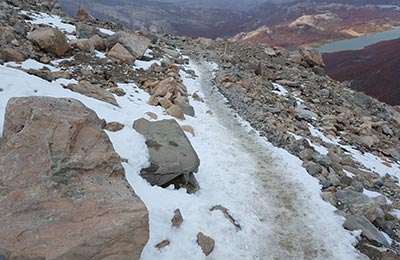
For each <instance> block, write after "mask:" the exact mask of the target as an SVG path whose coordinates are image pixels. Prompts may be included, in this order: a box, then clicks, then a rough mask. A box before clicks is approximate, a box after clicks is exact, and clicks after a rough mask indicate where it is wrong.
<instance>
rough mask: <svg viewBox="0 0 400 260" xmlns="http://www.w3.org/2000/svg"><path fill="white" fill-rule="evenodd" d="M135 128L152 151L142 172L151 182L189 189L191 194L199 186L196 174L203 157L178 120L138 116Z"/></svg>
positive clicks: (134, 124) (163, 185)
mask: <svg viewBox="0 0 400 260" xmlns="http://www.w3.org/2000/svg"><path fill="white" fill-rule="evenodd" d="M133 128H134V129H135V130H136V131H138V132H139V133H140V134H142V135H144V136H145V138H146V144H147V147H148V149H149V154H150V163H151V165H150V167H148V168H146V169H142V171H141V175H142V177H143V178H145V179H146V180H147V181H148V182H149V183H150V184H151V185H158V186H161V187H167V186H169V185H171V184H174V185H175V188H181V187H184V188H187V190H188V192H189V193H192V192H195V191H197V190H198V189H199V185H198V183H197V181H196V179H195V177H194V175H193V173H194V172H197V171H198V168H199V165H200V160H199V157H198V156H197V154H196V151H195V150H194V149H193V147H192V145H191V144H190V142H189V139H188V138H187V137H186V135H185V133H184V132H183V130H182V129H181V127H180V126H179V125H178V123H177V122H176V121H175V120H161V121H157V122H150V121H147V120H146V119H143V118H141V119H138V120H136V121H135V122H134V123H133Z"/></svg>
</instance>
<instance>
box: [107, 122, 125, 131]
mask: <svg viewBox="0 0 400 260" xmlns="http://www.w3.org/2000/svg"><path fill="white" fill-rule="evenodd" d="M122 128H124V125H123V124H121V123H118V122H110V123H107V124H106V126H105V127H104V129H105V130H108V131H111V132H118V131H120V130H122Z"/></svg>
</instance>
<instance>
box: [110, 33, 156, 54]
mask: <svg viewBox="0 0 400 260" xmlns="http://www.w3.org/2000/svg"><path fill="white" fill-rule="evenodd" d="M116 43H120V44H121V45H123V46H124V47H125V48H126V49H127V50H128V51H129V53H130V54H132V55H133V56H135V57H136V58H140V57H142V56H143V55H144V53H145V52H146V50H147V49H148V48H149V46H150V43H151V41H150V40H149V39H148V38H146V37H143V36H141V35H138V34H135V33H128V32H125V31H121V32H117V33H115V34H113V35H111V36H109V37H108V38H107V41H106V46H107V48H109V49H111V48H112V47H113V46H114V45H115V44H116Z"/></svg>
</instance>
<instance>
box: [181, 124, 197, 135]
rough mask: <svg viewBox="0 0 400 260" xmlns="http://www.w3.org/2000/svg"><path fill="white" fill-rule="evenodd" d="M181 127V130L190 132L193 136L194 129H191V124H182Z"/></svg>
mask: <svg viewBox="0 0 400 260" xmlns="http://www.w3.org/2000/svg"><path fill="white" fill-rule="evenodd" d="M181 127H182V130H183V131H185V132H188V133H191V134H192V136H195V134H194V129H193V127H192V126H190V125H183V126H181Z"/></svg>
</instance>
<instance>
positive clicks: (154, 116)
mask: <svg viewBox="0 0 400 260" xmlns="http://www.w3.org/2000/svg"><path fill="white" fill-rule="evenodd" d="M145 114H146V115H148V116H149V117H150V118H151V119H154V120H157V119H158V116H157V114H155V113H153V112H146V113H145Z"/></svg>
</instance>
